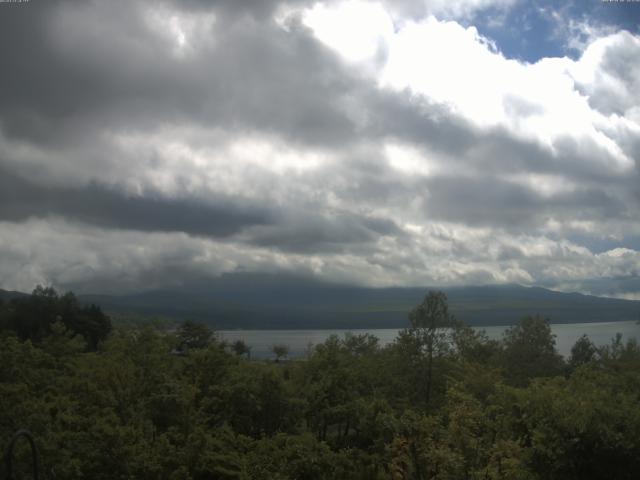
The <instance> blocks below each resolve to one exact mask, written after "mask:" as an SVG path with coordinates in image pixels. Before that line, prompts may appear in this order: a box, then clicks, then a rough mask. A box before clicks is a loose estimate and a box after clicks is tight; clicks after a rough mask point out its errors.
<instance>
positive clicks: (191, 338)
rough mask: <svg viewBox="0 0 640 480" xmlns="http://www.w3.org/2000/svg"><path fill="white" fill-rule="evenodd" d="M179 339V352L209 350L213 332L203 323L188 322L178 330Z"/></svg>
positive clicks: (183, 323)
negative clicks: (197, 349)
mask: <svg viewBox="0 0 640 480" xmlns="http://www.w3.org/2000/svg"><path fill="white" fill-rule="evenodd" d="M177 337H178V342H179V343H178V349H179V350H182V351H184V350H191V349H194V348H207V347H208V346H209V344H210V343H211V339H212V338H213V332H212V331H211V329H210V328H209V327H208V326H207V325H205V324H204V323H202V322H195V321H193V320H186V321H184V322H182V324H181V325H180V328H178V331H177Z"/></svg>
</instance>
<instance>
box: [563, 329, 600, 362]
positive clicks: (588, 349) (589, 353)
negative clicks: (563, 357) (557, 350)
mask: <svg viewBox="0 0 640 480" xmlns="http://www.w3.org/2000/svg"><path fill="white" fill-rule="evenodd" d="M597 353H598V348H597V347H596V346H595V345H594V344H593V342H592V341H591V340H589V337H587V336H586V335H582V336H581V337H580V338H579V339H578V340H576V343H575V344H574V345H573V347H571V357H569V365H570V366H571V367H572V368H576V367H579V366H580V365H584V364H585V363H589V362H591V361H593V360H595V358H596V354H597Z"/></svg>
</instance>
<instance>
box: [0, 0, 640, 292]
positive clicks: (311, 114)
mask: <svg viewBox="0 0 640 480" xmlns="http://www.w3.org/2000/svg"><path fill="white" fill-rule="evenodd" d="M511 5H512V2H500V1H498V2H493V1H491V2H489V1H487V2H485V1H477V2H453V3H451V2H447V3H446V4H445V3H443V2H424V3H421V2H393V3H391V2H382V3H371V2H323V3H313V4H312V3H311V2H304V1H289V2H278V1H275V0H273V1H265V2H257V1H255V2H251V1H215V2H204V1H196V0H192V1H187V2H171V1H163V2H158V3H155V2H154V3H151V2H144V1H133V2H124V1H121V2H120V1H118V2H115V3H114V4H110V5H109V7H106V6H105V4H103V3H102V2H97V1H90V2H83V3H78V2H72V1H60V2H47V3H46V4H45V3H39V2H29V3H28V4H27V5H26V6H25V8H14V9H12V10H10V11H5V12H3V13H5V15H0V51H1V54H2V55H3V59H4V69H5V71H6V72H8V73H7V74H6V75H2V76H0V173H1V174H2V176H1V177H0V222H1V228H0V272H2V274H3V275H2V278H3V284H2V285H0V286H2V287H5V288H20V289H26V290H29V289H30V288H31V287H32V286H33V284H35V283H38V282H39V283H54V284H57V285H64V286H69V287H73V288H78V289H82V290H84V291H129V290H139V289H142V288H151V287H160V286H163V285H173V284H179V283H180V282H185V281H187V280H188V279H189V278H195V277H197V278H209V277H213V276H216V275H219V274H221V273H224V272H234V271H286V272H290V273H303V274H305V275H307V274H308V275H315V276H318V277H320V278H323V279H328V280H332V281H341V282H347V283H355V284H367V285H385V286H387V285H437V284H441V285H454V284H469V283H500V282H521V283H526V284H541V285H547V286H554V287H558V288H569V286H571V285H573V286H576V285H582V286H583V287H584V288H588V286H589V285H594V288H595V285H600V284H599V283H597V282H595V281H594V279H598V278H620V279H624V278H627V277H628V278H633V276H634V275H637V272H638V263H639V260H638V257H637V254H638V251H640V243H639V242H638V240H637V239H638V238H640V214H639V213H638V212H640V208H638V207H639V206H640V205H639V204H640V187H639V185H640V178H639V175H638V171H639V170H638V168H639V167H638V158H640V116H639V113H638V112H640V110H639V109H640V104H639V103H638V99H639V98H640V91H638V82H637V78H640V76H639V75H634V72H635V71H636V70H637V69H638V66H639V65H640V57H639V56H638V55H639V52H640V40H639V39H638V37H637V36H634V35H632V34H631V33H628V32H624V31H616V32H614V33H611V34H608V33H607V34H606V35H605V36H601V34H600V33H599V34H597V35H594V37H593V38H589V39H588V42H587V44H586V45H585V48H584V52H583V53H582V54H581V56H579V57H578V58H576V59H570V58H543V59H541V60H540V61H538V62H536V63H526V62H522V61H518V60H514V59H511V58H508V57H507V56H505V54H504V53H502V52H501V51H500V49H499V48H498V46H497V45H496V44H495V42H493V40H492V39H490V38H488V37H486V36H483V35H482V34H481V33H479V30H478V29H477V28H475V27H473V26H472V25H470V22H472V21H473V18H474V15H476V14H478V13H479V12H487V11H490V10H491V9H499V8H509V7H510V6H511ZM345 12H347V13H348V12H351V13H350V14H349V15H345V14H344V13H345ZM363 12H364V13H367V15H364V13H363ZM369 14H371V15H373V17H371V15H369ZM336 15H338V17H336ZM363 18H372V19H373V20H375V21H373V20H372V21H371V22H369V23H368V22H364V21H363V20H362V19H363ZM338 19H339V20H340V22H338V23H336V22H335V20H338ZM462 19H465V20H464V25H463V24H462V23H461V22H462ZM27 27H29V31H30V32H32V34H30V35H28V36H27V35H25V34H24V33H23V32H25V31H27ZM340 32H342V33H340ZM602 35H604V34H602ZM15 38H22V39H23V41H21V42H17V43H16V42H15ZM620 249H623V250H620ZM620 252H623V254H621V255H618V253H620ZM590 282H591V283H590ZM598 289H599V290H598V291H599V292H605V291H606V289H604V288H603V287H602V286H599V287H598ZM622 293H624V292H622V291H621V294H622ZM627 293H628V292H627Z"/></svg>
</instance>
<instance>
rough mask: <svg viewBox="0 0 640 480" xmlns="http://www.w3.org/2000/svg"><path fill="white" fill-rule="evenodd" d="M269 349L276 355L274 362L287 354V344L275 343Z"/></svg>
mask: <svg viewBox="0 0 640 480" xmlns="http://www.w3.org/2000/svg"><path fill="white" fill-rule="evenodd" d="M271 351H272V352H273V354H274V355H275V356H276V362H279V361H280V359H281V358H286V357H287V355H289V346H288V345H284V344H277V345H274V346H272V347H271Z"/></svg>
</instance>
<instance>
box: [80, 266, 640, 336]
mask: <svg viewBox="0 0 640 480" xmlns="http://www.w3.org/2000/svg"><path fill="white" fill-rule="evenodd" d="M432 289H433V288H432ZM428 290H430V288H382V289H374V288H358V287H350V286H344V285H334V284H326V283H321V282H317V281H313V280H306V279H300V278H294V277H286V276H284V277H283V276H276V275H255V274H233V275H223V276H222V277H220V278H218V279H215V280H213V281H210V282H207V283H206V284H198V285H195V286H190V287H189V288H181V289H175V290H158V291H150V292H145V293H138V294H132V295H123V296H113V295H81V296H80V300H81V301H83V302H87V303H88V302H92V303H97V304H98V305H101V306H102V307H103V308H104V309H105V310H106V311H107V312H113V313H129V314H136V315H158V316H165V317H166V316H169V317H175V318H180V319H183V318H190V319H196V320H202V321H206V322H209V323H210V324H212V325H213V326H215V327H216V328H220V329H232V328H245V329H248V328H254V329H276V328H283V329H299V328H307V329H311V328H318V329H320V328H396V327H399V328H401V327H404V326H407V324H408V320H407V315H408V312H409V311H410V310H411V308H412V307H413V306H415V305H416V304H417V303H419V302H420V301H421V300H422V298H423V297H424V295H425V293H426V292H427V291H428ZM443 290H444V291H445V292H446V294H447V296H448V298H449V305H450V308H451V311H452V312H453V314H454V315H455V316H456V317H458V318H460V319H462V320H464V321H465V322H467V323H468V324H470V325H480V326H481V325H508V324H513V323H516V322H517V321H518V320H520V319H521V318H522V317H524V316H526V315H535V314H539V315H541V316H543V317H548V318H550V319H551V321H552V322H554V323H574V322H609V321H621V320H637V319H638V318H640V302H638V301H629V300H618V299H611V298H601V297H594V296H588V295H581V294H578V293H560V292H554V291H550V290H546V289H544V288H537V287H522V286H519V285H501V286H480V287H455V288H445V289H443Z"/></svg>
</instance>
